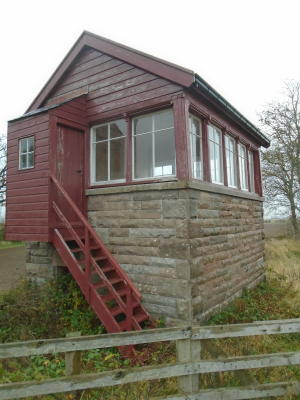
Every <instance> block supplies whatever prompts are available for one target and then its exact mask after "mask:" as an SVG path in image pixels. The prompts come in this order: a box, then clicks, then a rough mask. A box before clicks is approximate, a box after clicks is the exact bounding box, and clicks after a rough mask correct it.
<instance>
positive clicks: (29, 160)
mask: <svg viewBox="0 0 300 400" xmlns="http://www.w3.org/2000/svg"><path fill="white" fill-rule="evenodd" d="M27 156H28V165H27V168H31V167H33V153H29V154H28V155H27Z"/></svg>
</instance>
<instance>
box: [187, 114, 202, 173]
mask: <svg viewBox="0 0 300 400" xmlns="http://www.w3.org/2000/svg"><path fill="white" fill-rule="evenodd" d="M191 119H194V120H195V121H197V122H198V124H199V132H200V135H196V134H195V133H193V132H191V124H190V121H191ZM189 132H190V143H191V164H192V174H193V178H194V179H200V180H203V146H202V121H201V119H199V118H197V117H195V116H194V115H193V114H189ZM193 136H195V137H196V138H197V137H198V138H200V159H201V162H200V178H199V177H198V176H196V175H195V168H194V167H195V161H194V155H195V151H194V148H193V140H192V139H193Z"/></svg>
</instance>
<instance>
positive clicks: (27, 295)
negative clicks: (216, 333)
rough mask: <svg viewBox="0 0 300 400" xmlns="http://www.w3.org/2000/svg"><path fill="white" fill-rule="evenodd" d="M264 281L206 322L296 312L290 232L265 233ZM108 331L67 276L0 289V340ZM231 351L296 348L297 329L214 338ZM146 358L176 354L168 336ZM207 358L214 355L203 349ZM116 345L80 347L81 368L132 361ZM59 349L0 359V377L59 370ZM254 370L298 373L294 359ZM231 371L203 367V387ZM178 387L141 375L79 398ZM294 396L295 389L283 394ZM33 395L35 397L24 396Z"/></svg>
mask: <svg viewBox="0 0 300 400" xmlns="http://www.w3.org/2000/svg"><path fill="white" fill-rule="evenodd" d="M266 257H267V282H263V283H261V284H260V285H259V286H258V288H257V289H254V290H247V289H245V290H244V291H243V295H242V297H241V298H240V299H237V300H236V301H235V302H234V304H233V305H232V306H231V307H230V308H228V309H226V310H224V311H223V312H221V313H219V314H217V315H215V316H214V317H213V318H212V319H211V320H210V321H208V322H207V324H211V325H212V324H228V323H230V324H234V323H245V322H252V321H260V320H273V319H289V318H299V312H300V294H299V275H300V250H299V245H298V243H296V242H294V241H293V240H291V239H284V238H283V239H280V240H279V239H273V238H272V239H268V240H266ZM78 330H81V331H82V334H84V335H87V334H95V333H101V332H103V333H104V332H105V331H104V328H103V326H102V325H101V324H99V320H98V319H97V318H95V316H94V313H93V311H92V310H91V308H90V306H89V305H88V304H87V303H86V302H85V299H84V297H83V295H82V292H81V291H80V289H79V288H78V286H77V284H76V282H74V280H73V279H72V278H71V277H69V276H64V277H62V278H61V279H59V280H58V282H49V283H47V284H46V285H44V286H43V287H36V286H34V285H28V284H27V283H25V282H22V284H21V286H20V287H19V288H15V289H11V290H10V291H9V292H6V293H3V294H0V342H2V343H3V342H8V341H9V342H12V341H16V340H30V339H39V338H51V337H62V336H64V335H65V333H66V332H70V331H78ZM215 342H216V343H217V344H218V345H219V346H221V347H222V349H223V350H224V351H225V352H226V353H227V354H228V355H230V356H239V355H250V354H253V355H254V354H264V353H274V352H288V351H300V334H290V335H272V336H258V337H247V338H231V339H223V340H216V341H215ZM138 349H139V351H140V352H142V353H144V354H145V355H146V362H145V364H146V365H155V364H161V363H170V362H174V361H176V357H175V344H174V343H173V342H167V343H157V344H153V345H146V346H140V347H139V348H138ZM202 357H203V358H204V359H207V358H211V356H210V355H209V354H208V353H207V352H205V351H203V354H202ZM132 366H133V364H132V363H130V361H128V360H127V361H124V360H123V359H122V358H121V357H120V355H119V353H118V351H117V349H114V348H111V349H103V350H98V349H97V350H91V351H86V352H82V373H89V372H101V371H108V370H114V369H119V368H131V367H132ZM64 368H65V365H64V358H63V355H62V354H54V355H50V356H33V357H29V358H28V357H23V358H16V359H10V360H2V361H1V360H0V383H8V382H15V381H27V380H32V379H37V380H40V379H44V378H47V377H48V378H54V377H58V376H63V375H64ZM251 374H252V375H253V376H254V377H255V378H256V380H257V381H259V382H260V383H270V382H278V381H289V380H300V369H299V367H298V366H288V367H278V368H271V369H268V368H262V369H258V370H252V371H251ZM239 384H240V383H239V381H238V379H237V378H236V377H234V376H233V375H232V374H231V373H226V372H224V373H215V374H204V375H202V388H212V387H220V386H224V387H226V386H238V385H239ZM175 393H177V384H176V378H172V379H162V380H155V381H151V382H139V383H136V384H132V385H130V384H127V385H121V386H116V387H108V388H103V389H99V390H86V391H84V392H83V393H82V394H81V400H88V399H91V400H92V399H96V398H99V399H107V400H115V399H116V400H117V399H120V400H125V399H126V400H145V399H147V398H148V397H151V396H162V395H170V394H175ZM37 398H40V399H47V400H50V399H51V400H52V399H68V398H69V397H68V394H56V395H54V396H53V395H51V396H40V397H37ZM286 398H289V399H296V398H297V397H295V396H290V397H286ZM29 399H34V398H28V400H29Z"/></svg>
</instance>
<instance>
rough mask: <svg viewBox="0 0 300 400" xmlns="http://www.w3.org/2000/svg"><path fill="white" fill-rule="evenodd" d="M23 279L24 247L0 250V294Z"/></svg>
mask: <svg viewBox="0 0 300 400" xmlns="http://www.w3.org/2000/svg"><path fill="white" fill-rule="evenodd" d="M24 277H25V246H17V247H10V248H8V249H0V292H3V291H5V290H8V289H10V288H11V287H12V286H14V285H15V284H17V283H18V282H19V281H20V279H22V278H24Z"/></svg>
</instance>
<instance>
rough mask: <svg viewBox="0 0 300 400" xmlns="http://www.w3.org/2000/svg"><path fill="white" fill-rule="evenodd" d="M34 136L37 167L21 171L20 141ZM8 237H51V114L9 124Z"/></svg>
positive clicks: (34, 239) (35, 238)
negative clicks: (49, 218)
mask: <svg viewBox="0 0 300 400" xmlns="http://www.w3.org/2000/svg"><path fill="white" fill-rule="evenodd" d="M29 136H34V141H35V144H34V168H32V169H27V170H19V168H18V167H19V140H20V139H21V138H24V137H29ZM6 196H7V204H6V239H7V240H24V241H25V240H33V241H47V240H48V237H49V235H48V214H49V211H48V210H49V115H48V114H39V115H36V116H32V117H28V118H26V119H23V120H19V121H14V122H11V123H9V125H8V138H7V193H6Z"/></svg>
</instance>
